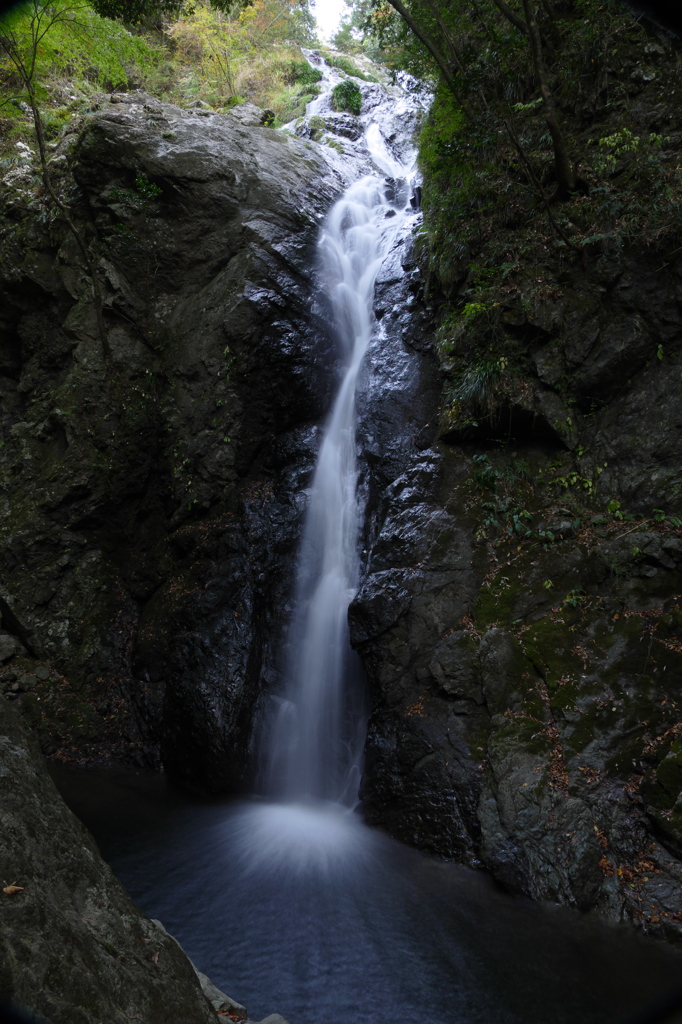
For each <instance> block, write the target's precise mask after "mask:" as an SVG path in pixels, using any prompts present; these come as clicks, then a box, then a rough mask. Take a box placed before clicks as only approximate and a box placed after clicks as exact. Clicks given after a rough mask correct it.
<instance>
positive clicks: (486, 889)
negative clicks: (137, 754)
mask: <svg viewBox="0 0 682 1024" xmlns="http://www.w3.org/2000/svg"><path fill="white" fill-rule="evenodd" d="M55 771H56V780H57V782H58V784H59V786H60V787H61V789H62V790H63V792H64V795H65V796H66V798H67V800H68V801H69V803H70V804H71V806H72V807H73V808H74V810H75V811H76V812H77V813H78V814H79V816H80V817H81V818H82V819H83V820H84V821H85V823H86V824H87V825H88V827H89V828H90V829H91V830H92V831H93V833H94V835H95V837H96V839H97V841H98V843H99V845H100V849H101V850H102V853H103V855H104V856H105V858H106V859H107V860H108V861H109V863H110V864H111V865H112V867H113V868H114V871H115V872H116V874H117V875H118V877H119V878H120V879H121V881H122V882H123V884H124V885H125V886H126V887H127V888H128V890H129V891H130V893H131V894H132V896H133V898H134V899H135V900H136V902H137V903H138V904H139V905H140V906H141V908H142V909H143V910H144V911H145V912H146V913H147V914H149V915H150V916H151V917H156V918H159V919H160V920H161V921H163V923H164V925H165V926H166V928H167V929H168V930H169V931H170V932H171V933H172V934H173V935H175V936H176V937H177V938H178V940H179V941H180V942H181V944H182V945H183V947H184V948H185V950H186V951H187V953H188V954H189V956H190V957H191V958H192V959H193V960H194V962H195V963H196V964H197V966H198V967H199V968H200V969H201V970H203V971H204V972H206V973H207V974H208V975H209V976H210V977H211V978H212V980H213V981H214V982H215V983H216V984H217V985H218V986H219V987H220V988H222V989H223V990H224V991H226V992H227V993H228V994H229V995H230V996H232V998H234V999H237V1000H238V1001H239V1002H241V1003H244V1004H245V1005H246V1006H247V1007H248V1010H249V1015H250V1017H252V1018H253V1019H254V1020H260V1019H262V1018H263V1017H265V1016H267V1015H268V1014H270V1013H273V1012H278V1013H281V1014H282V1015H283V1016H284V1017H285V1018H286V1019H287V1020H288V1021H289V1022H290V1024H342V1022H346V1021H352V1020H356V1019H361V1020H362V1021H363V1024H396V1022H399V1021H403V1020H405V1021H411V1020H415V1021H419V1022H425V1024H511V1022H515V1024H592V1022H594V1024H597V1022H600V1024H606V1022H615V1021H618V1020H619V1019H620V1018H621V1017H624V1016H626V1015H627V1014H629V1013H632V1012H633V1011H634V1010H636V1009H637V1007H638V1006H643V1005H644V1004H646V1003H647V1002H648V1001H649V1000H651V999H653V998H655V997H656V996H657V995H658V994H660V993H661V992H662V991H665V990H666V989H667V988H670V987H672V986H673V985H674V984H676V983H677V981H678V980H679V977H680V976H681V975H682V971H681V969H680V968H681V967H682V958H680V956H679V955H677V954H675V953H674V952H673V951H672V950H669V949H667V948H666V947H664V946H662V945H659V944H658V943H654V942H651V941H646V940H643V939H640V938H638V937H637V936H634V935H633V934H632V933H631V931H630V930H629V929H622V930H621V929H620V928H615V927H614V928H611V927H605V926H603V925H600V924H598V923H597V922H596V921H589V920H585V919H581V918H580V917H579V916H578V915H577V914H574V913H572V912H570V911H567V910H565V909H560V908H554V907H541V906H537V905H534V904H530V903H526V902H519V901H516V900H513V899H511V898H510V897H508V896H506V895H505V894H504V893H502V892H500V891H499V890H498V889H497V888H496V887H495V885H494V884H493V883H492V882H491V881H490V880H489V879H488V878H487V877H486V876H485V875H484V874H482V873H479V872H474V871H470V870H468V869H466V868H462V867H458V866H456V865H450V864H445V863H442V862H438V861H434V860H432V859H430V858H427V857H425V856H422V855H420V854H419V853H417V852H415V851H411V850H408V849H406V848H404V847H402V846H400V845H399V844H397V843H395V842H393V841H391V840H390V839H388V838H387V837H385V836H383V835H382V834H380V833H378V832H375V831H374V830H370V829H368V828H366V827H365V826H364V825H363V824H362V822H361V820H360V819H359V817H358V816H357V815H355V814H353V813H352V812H350V811H348V810H344V809H342V808H340V807H338V806H334V805H331V804H326V805H325V804H318V805H308V806H306V805H305V804H301V805H297V806H296V805H294V806H289V805H282V804H277V805H273V804H264V803H255V802H254V803H241V804H235V803H226V802H221V801H215V802H210V801H205V800H200V799H195V798H192V797H190V796H188V795H186V794H183V793H180V792H177V791H175V790H174V789H172V788H171V787H169V786H167V785H166V784H165V782H164V780H163V778H160V777H157V776H147V775H142V774H141V775H135V774H132V773H130V774H128V773H121V772H119V773H115V772H114V773H112V772H104V773H102V772H84V771H77V770H73V769H66V768H61V767H60V768H58V769H56V770H55Z"/></svg>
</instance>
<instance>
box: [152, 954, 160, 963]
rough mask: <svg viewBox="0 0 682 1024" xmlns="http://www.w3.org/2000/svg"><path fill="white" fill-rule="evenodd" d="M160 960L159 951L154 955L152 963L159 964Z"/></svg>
mask: <svg viewBox="0 0 682 1024" xmlns="http://www.w3.org/2000/svg"><path fill="white" fill-rule="evenodd" d="M158 962H159V954H158V952H157V953H154V956H153V957H152V963H153V964H158Z"/></svg>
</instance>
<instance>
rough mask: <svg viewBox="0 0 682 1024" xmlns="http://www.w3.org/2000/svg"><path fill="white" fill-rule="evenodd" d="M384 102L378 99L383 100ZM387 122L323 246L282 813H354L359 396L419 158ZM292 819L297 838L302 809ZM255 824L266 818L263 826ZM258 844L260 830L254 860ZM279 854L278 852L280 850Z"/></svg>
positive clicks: (321, 101) (358, 147) (281, 706)
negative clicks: (316, 395) (387, 130)
mask: <svg viewBox="0 0 682 1024" xmlns="http://www.w3.org/2000/svg"><path fill="white" fill-rule="evenodd" d="M326 78H327V84H328V86H330V87H331V86H332V85H333V84H334V82H335V81H338V80H339V74H338V72H334V71H332V70H331V69H328V70H327V74H326ZM366 88H367V87H366ZM378 90H380V87H379V86H376V85H373V86H371V87H369V91H370V92H371V93H372V94H373V95H374V97H375V98H376V95H377V91H378ZM381 93H383V90H381ZM384 97H385V94H383V96H382V95H381V94H380V99H383V98H384ZM310 106H311V110H312V111H313V113H314V114H315V115H317V116H318V117H319V116H320V114H321V113H322V112H323V111H324V110H325V108H326V109H327V113H328V116H329V121H328V123H329V124H330V125H331V128H332V130H333V127H334V121H333V117H334V115H333V114H331V110H330V109H329V90H327V92H325V93H323V94H322V95H321V96H320V97H319V98H318V99H317V100H315V101H313V103H312V104H311V105H310ZM414 106H416V104H413V107H414ZM385 112H386V111H385V104H384V103H383V102H379V103H376V102H375V104H374V105H373V109H372V111H371V112H370V113H368V114H367V115H365V117H364V119H363V120H364V133H363V135H362V136H361V138H359V139H357V140H356V141H355V145H354V155H353V160H354V161H355V162H356V163H358V162H359V165H360V167H361V168H362V169H363V170H371V173H362V176H361V177H360V180H358V181H356V182H355V183H354V184H352V185H351V186H350V188H349V189H348V190H347V191H346V192H345V194H344V195H343V196H342V198H341V199H339V200H338V202H337V203H336V204H335V205H334V207H333V208H332V210H331V212H330V213H329V215H328V217H327V219H326V221H325V223H324V225H323V228H322V231H321V235H320V239H319V243H318V245H319V255H320V270H319V280H320V287H321V290H322V292H323V295H322V300H323V303H324V305H325V307H326V308H327V309H329V310H330V313H331V325H330V326H331V330H332V333H333V335H334V340H335V342H336V347H337V351H338V354H339V359H340V374H339V385H338V390H337V394H336V397H335V400H334V402H333V405H332V408H331V411H330V413H329V416H328V419H327V423H326V425H325V428H324V433H323V439H322V443H321V446H320V450H319V454H318V458H317V465H316V468H315V473H314V477H313V481H312V487H311V492H310V500H309V507H308V512H307V518H306V524H305V528H304V534H303V541H302V545H301V551H300V555H299V563H298V578H297V584H296V594H295V611H294V615H293V619H292V622H291V626H290V630H289V640H288V649H289V651H290V652H291V653H290V655H289V658H288V665H287V668H286V686H285V690H284V692H283V693H282V694H280V695H277V696H276V697H275V699H274V701H273V704H274V709H273V712H272V714H271V716H270V721H269V722H268V723H267V727H266V734H265V737H264V741H263V745H264V747H265V749H264V752H263V756H264V760H265V773H264V774H265V787H264V788H265V790H266V793H267V794H268V795H270V796H274V797H275V798H276V799H278V800H279V801H284V802H285V803H287V804H300V803H301V801H303V802H309V801H311V800H318V801H319V800H324V801H331V802H332V803H333V804H336V805H338V806H339V808H346V809H352V808H353V807H354V806H355V804H356V802H357V793H358V788H359V783H360V774H361V765H362V748H363V744H364V734H365V715H364V706H365V698H364V692H363V681H362V674H361V671H360V667H359V664H358V661H357V657H356V655H355V654H354V652H353V651H352V650H351V646H350V639H349V631H348V606H349V604H350V601H351V600H352V598H353V595H354V593H355V590H356V588H357V584H358V572H359V560H358V534H359V527H360V517H361V514H362V510H361V509H359V507H358V495H357V476H358V470H357V464H356V438H355V425H356V411H355V394H356V387H357V383H358V377H359V374H360V370H361V367H362V363H363V359H364V357H365V353H366V352H367V348H368V346H369V344H370V341H371V338H372V332H373V329H374V316H373V312H372V307H373V299H374V286H375V281H376V277H377V273H378V271H379V269H380V267H381V264H382V261H383V260H384V258H385V256H386V254H387V253H388V252H389V251H390V250H391V248H392V246H393V244H394V243H395V241H396V238H397V237H398V236H399V235H400V234H401V233H402V232H404V231H405V230H406V228H407V226H408V222H409V221H411V220H412V219H413V218H414V216H415V215H414V210H413V209H412V207H411V205H410V203H409V196H410V188H409V180H410V179H411V177H412V175H413V173H414V154H413V153H412V152H410V153H409V157H408V162H407V163H402V162H401V161H400V160H399V159H398V158H397V156H396V155H395V154H394V153H393V152H391V149H390V148H389V145H388V143H387V141H386V139H385V138H384V135H383V134H382V130H381V122H382V121H383V118H384V116H385ZM358 157H359V158H360V159H359V160H358ZM398 196H400V197H401V198H400V199H397V201H396V197H398ZM294 813H295V816H296V821H297V825H298V827H301V809H300V808H298V809H297V810H296V811H295V812H294ZM262 814H263V811H262V809H261V821H262ZM328 815H329V808H327V811H326V814H325V815H323V816H322V818H321V819H320V821H321V823H322V822H325V821H326V822H328V820H329V819H328ZM285 817H286V816H285V815H284V814H283V812H282V809H281V807H280V808H278V809H277V810H276V811H275V812H274V813H273V815H272V819H273V827H274V828H275V831H276V832H279V833H280V834H279V836H278V837H277V838H278V840H279V841H282V840H283V841H285V842H286V837H287V836H291V837H292V838H293V834H294V832H295V831H296V830H295V829H294V830H290V829H288V828H286V827H285V828H282V826H283V824H284V820H285ZM263 838H264V837H263V834H262V831H261V833H260V835H259V842H260V844H261V850H262V843H263ZM337 839H338V836H337ZM278 850H279V852H280V853H281V842H278Z"/></svg>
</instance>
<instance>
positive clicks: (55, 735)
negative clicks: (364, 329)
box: [0, 94, 343, 789]
mask: <svg viewBox="0 0 682 1024" xmlns="http://www.w3.org/2000/svg"><path fill="white" fill-rule="evenodd" d="M114 99H115V100H116V102H115V103H112V104H111V105H109V106H107V107H105V109H104V110H103V111H102V112H101V113H100V114H99V115H97V116H96V117H94V118H93V119H92V120H90V121H89V122H88V123H87V124H86V125H85V127H84V129H83V130H82V132H81V134H80V136H79V137H75V136H74V137H73V138H71V139H67V140H65V141H64V142H63V143H62V148H63V149H64V152H65V154H66V156H67V158H68V160H69V161H71V165H72V167H73V173H74V177H75V180H76V182H77V185H78V192H77V193H76V192H75V191H74V190H73V186H69V185H68V180H69V179H68V177H67V178H65V179H64V182H65V184H64V186H63V187H64V188H67V189H68V188H69V187H71V189H72V191H71V192H70V193H68V198H69V199H70V201H72V202H73V201H75V206H74V211H75V214H76V217H77V219H78V222H79V224H80V226H81V230H82V231H83V232H84V233H85V235H86V237H87V238H89V239H93V238H95V237H96V238H97V240H98V241H97V251H98V256H99V270H100V276H101V281H102V287H103V291H104V315H105V320H106V324H107V330H108V335H109V344H110V347H111V350H112V361H111V363H110V364H109V365H107V364H106V363H105V361H104V359H103V356H102V352H101V346H100V342H99V338H98V334H97V327H96V323H95V318H94V312H93V308H92V303H91V301H90V287H89V283H88V279H87V277H86V275H85V274H84V270H83V267H82V266H81V260H80V257H79V253H78V250H77V248H76V247H75V245H74V242H73V240H72V239H71V237H70V236H69V235H67V234H65V233H64V232H63V230H61V229H60V227H59V225H58V224H57V225H55V226H54V228H53V229H52V233H51V234H50V233H49V232H48V231H47V230H46V229H41V227H40V225H39V223H36V221H35V220H31V219H30V218H26V217H25V211H23V209H22V208H21V198H20V196H19V197H13V198H12V199H11V202H9V201H8V204H7V208H6V210H5V217H4V220H3V222H2V229H3V230H2V245H3V278H2V280H1V281H0V291H1V292H2V303H1V305H2V309H3V314H2V316H3V323H2V331H1V332H0V337H1V339H2V340H1V342H0V391H1V392H2V399H3V402H2V408H3V424H2V426H3V436H4V445H3V447H2V449H0V473H2V474H3V478H4V483H5V486H6V497H5V502H4V505H3V508H2V510H1V517H0V560H1V561H2V566H3V571H2V579H3V589H2V594H1V596H2V598H3V601H4V608H5V611H7V612H8V613H9V614H10V616H11V618H12V623H10V622H9V621H7V619H6V616H5V615H4V613H3V626H4V627H5V628H6V629H8V630H9V631H10V633H11V634H13V635H14V636H15V637H18V639H19V641H20V642H21V643H22V646H23V647H24V652H23V654H24V655H26V653H27V646H26V645H27V644H28V646H30V648H31V650H30V651H28V655H29V656H31V657H35V658H37V659H38V662H39V663H40V664H41V665H43V666H45V667H46V668H47V671H48V678H47V679H46V680H42V681H40V682H39V683H38V684H37V685H36V686H33V687H26V688H22V687H20V688H19V689H18V690H15V691H12V690H11V687H10V691H11V693H13V694H14V699H15V700H16V701H17V702H18V704H19V705H20V706H21V707H22V708H23V710H24V712H25V713H26V714H27V715H28V717H29V718H30V720H31V721H32V723H33V724H34V725H36V726H37V727H38V728H39V730H40V733H41V742H42V743H43V748H44V750H45V751H46V752H48V753H54V752H55V751H56V750H62V751H63V752H67V751H68V750H69V749H70V748H77V749H78V750H79V751H80V753H81V754H82V753H83V751H85V752H88V751H89V752H90V753H91V754H92V755H93V756H98V755H99V753H100V752H101V751H105V752H107V751H108V752H110V753H111V752H113V753H114V754H115V755H116V756H119V757H124V758H126V759H131V758H132V759H138V760H142V761H147V762H149V761H150V760H151V761H152V762H153V761H154V760H155V759H156V758H158V757H159V756H160V757H161V758H162V760H163V761H164V762H165V763H166V765H167V766H168V767H169V769H170V770H171V771H172V772H174V773H175V775H176V776H178V777H180V778H184V779H187V780H188V781H192V782H195V783H198V784H200V785H203V786H205V787H209V788H214V789H225V788H230V787H234V786H236V785H238V784H239V781H240V779H241V778H242V776H243V774H244V770H245V750H246V741H247V737H248V733H249V729H250V720H251V715H252V710H253V702H254V697H255V692H256V686H257V684H258V683H259V681H260V679H261V678H262V677H263V676H266V677H267V676H268V673H270V674H271V673H272V672H274V671H276V669H275V667H274V666H273V665H272V664H269V663H268V658H270V655H271V651H272V649H273V645H274V644H275V642H276V639H275V638H276V635H277V632H278V628H279V627H278V625H276V623H279V622H280V620H281V617H282V616H281V610H282V607H283V606H284V605H285V603H286V599H287V595H288V590H289V585H290V579H289V577H290V573H291V564H290V563H291V555H292V552H293V550H294V549H295V546H296V541H297V537H298V533H299V528H300V520H301V513H302V501H303V497H302V493H301V492H302V489H303V488H304V487H305V485H306V481H307V474H308V473H309V471H310V468H311V466H312V462H313V459H314V451H315V444H316V437H315V432H314V430H312V429H311V428H310V426H309V424H310V423H312V422H315V421H317V420H318V419H319V417H320V416H321V414H322V411H323V409H324V406H325V402H326V394H327V391H328V385H329V379H328V378H329V372H330V371H329V370H328V369H327V368H326V367H327V364H328V363H329V358H328V351H327V347H328V345H329V342H328V340H326V332H325V330H324V328H323V327H321V322H320V319H319V317H318V316H317V313H316V310H315V308H314V300H313V295H314V282H313V280H312V278H313V272H312V270H311V268H313V267H314V266H315V243H316V238H317V231H318V224H319V221H320V220H321V218H322V217H323V216H324V214H325V213H326V210H327V209H328V207H329V205H330V204H331V202H332V201H333V199H334V198H335V196H336V195H337V194H338V192H339V191H340V190H341V189H342V187H343V182H342V181H341V180H340V178H339V177H338V174H337V173H336V172H332V171H330V170H329V167H328V165H327V163H326V162H325V157H324V153H323V150H321V148H320V147H318V146H316V145H315V144H314V143H304V142H301V141H299V140H297V139H293V138H290V137H287V136H286V135H283V134H282V133H278V132H274V131H272V130H270V129H268V128H261V127H247V126H244V125H242V124H240V123H239V121H238V120H237V119H236V118H235V117H233V116H231V115H224V116H223V115H215V114H213V113H212V112H211V111H210V110H206V109H197V110H192V111H181V110H179V109H178V108H175V107H171V106H168V105H164V104H160V103H158V102H156V101H153V100H152V99H151V98H150V97H147V96H145V95H143V94H139V95H138V94H135V95H125V94H124V95H117V96H116V97H114ZM55 239H56V241H55ZM17 631H18V632H17ZM19 656H22V655H21V654H20V655H19ZM21 668H22V666H21V665H18V669H21ZM18 669H17V668H15V667H13V663H12V661H11V660H5V662H4V668H2V669H0V681H1V680H2V679H6V680H8V681H9V682H10V684H12V685H13V684H14V682H16V681H17V680H16V679H11V680H10V679H9V675H10V674H12V673H14V674H15V675H16V676H17V678H18V677H19V675H20V674H21V673H20V672H18ZM3 673H4V674H3ZM55 680H61V682H59V684H57V683H56V682H55ZM162 737H163V739H162ZM67 756H69V755H68V753H67Z"/></svg>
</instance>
